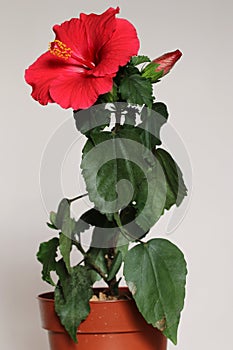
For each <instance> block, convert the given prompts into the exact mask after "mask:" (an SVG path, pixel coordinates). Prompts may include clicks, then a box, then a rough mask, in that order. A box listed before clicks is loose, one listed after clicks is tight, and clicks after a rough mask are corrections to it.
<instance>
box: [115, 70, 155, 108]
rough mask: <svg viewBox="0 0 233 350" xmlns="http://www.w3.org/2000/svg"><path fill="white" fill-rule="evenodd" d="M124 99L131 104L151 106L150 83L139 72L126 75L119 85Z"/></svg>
mask: <svg viewBox="0 0 233 350" xmlns="http://www.w3.org/2000/svg"><path fill="white" fill-rule="evenodd" d="M119 90H120V93H121V96H122V98H123V99H124V100H126V101H127V102H129V103H132V104H138V105H141V106H142V105H143V104H145V105H147V106H148V107H151V106H152V102H153V97H152V85H151V83H150V81H149V80H147V79H145V78H143V77H142V76H141V75H139V74H132V75H129V76H126V77H125V78H124V79H123V80H122V81H121V84H120V87H119Z"/></svg>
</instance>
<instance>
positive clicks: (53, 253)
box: [37, 237, 59, 286]
mask: <svg viewBox="0 0 233 350" xmlns="http://www.w3.org/2000/svg"><path fill="white" fill-rule="evenodd" d="M58 245H59V240H58V238H56V237H55V238H52V239H51V240H50V241H48V242H44V243H41V244H40V248H39V251H38V253H37V259H38V260H39V262H40V263H42V265H43V269H42V279H43V280H44V281H46V282H48V283H49V284H51V285H52V286H54V285H55V284H54V282H53V280H52V278H51V275H50V273H51V271H55V270H56V264H57V263H56V260H55V259H56V257H57V247H58Z"/></svg>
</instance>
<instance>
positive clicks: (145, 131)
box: [138, 102, 168, 150]
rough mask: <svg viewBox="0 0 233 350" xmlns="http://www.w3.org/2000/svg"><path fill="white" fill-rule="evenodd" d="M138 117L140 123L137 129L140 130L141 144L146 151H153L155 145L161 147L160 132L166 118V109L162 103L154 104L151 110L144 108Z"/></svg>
mask: <svg viewBox="0 0 233 350" xmlns="http://www.w3.org/2000/svg"><path fill="white" fill-rule="evenodd" d="M140 117H141V120H142V122H141V123H140V124H139V125H138V128H141V139H142V142H143V144H144V145H145V146H146V147H147V148H148V149H150V150H153V148H154V147H155V146H156V145H161V141H160V130H161V127H162V126H163V124H165V123H166V121H167V118H168V111H167V107H166V105H165V104H164V103H161V102H156V103H154V104H153V106H152V110H150V109H149V108H146V107H144V108H143V109H142V111H141V114H140Z"/></svg>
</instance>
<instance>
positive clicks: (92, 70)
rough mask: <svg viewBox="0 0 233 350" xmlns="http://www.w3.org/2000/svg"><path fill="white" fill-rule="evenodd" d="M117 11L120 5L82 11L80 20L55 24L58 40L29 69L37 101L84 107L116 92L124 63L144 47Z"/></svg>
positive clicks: (26, 78) (26, 76)
mask: <svg viewBox="0 0 233 350" xmlns="http://www.w3.org/2000/svg"><path fill="white" fill-rule="evenodd" d="M117 13H119V7H117V8H116V9H113V8H109V9H108V10H107V11H105V12H104V13H103V14H101V15H96V14H90V15H86V14H81V15H80V19H79V18H72V19H71V20H69V21H66V22H64V23H62V24H61V25H55V26H54V27H53V30H54V32H55V34H56V38H55V40H54V41H53V42H52V43H50V48H49V51H47V52H46V53H44V54H42V55H41V56H40V57H39V58H38V59H37V60H36V61H35V62H34V63H33V64H32V65H31V66H30V67H29V68H28V69H27V70H26V72H25V80H26V81H27V83H28V84H30V85H31V86H32V97H33V98H34V99H35V100H37V101H38V102H39V103H41V104H42V105H46V104H47V103H48V102H55V103H58V104H59V105H60V106H61V107H62V108H70V107H71V108H73V109H75V110H76V109H85V108H88V107H90V106H92V105H93V104H94V103H95V102H96V100H97V99H98V97H99V95H101V94H105V93H107V92H109V91H111V89H112V86H113V78H114V77H115V75H116V73H117V71H118V69H119V66H124V65H126V64H127V62H128V61H129V60H130V58H131V57H132V56H134V55H136V54H137V52H138V49H139V40H138V38H137V33H136V30H135V28H134V27H133V25H132V24H131V23H129V22H128V21H127V20H125V19H118V18H115V15H116V14H117Z"/></svg>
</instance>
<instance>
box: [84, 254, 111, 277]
mask: <svg viewBox="0 0 233 350" xmlns="http://www.w3.org/2000/svg"><path fill="white" fill-rule="evenodd" d="M105 254H106V249H102V248H95V247H91V248H90V249H89V250H88V251H87V253H86V260H85V264H86V266H88V267H89V268H90V269H92V270H90V273H91V278H92V281H93V279H96V280H100V279H101V278H102V276H101V274H103V275H106V276H107V274H108V268H107V264H106V259H105ZM93 267H95V268H96V269H95V270H93ZM96 270H98V271H100V273H97V276H96ZM100 276H101V277H100ZM93 282H95V281H93Z"/></svg>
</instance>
